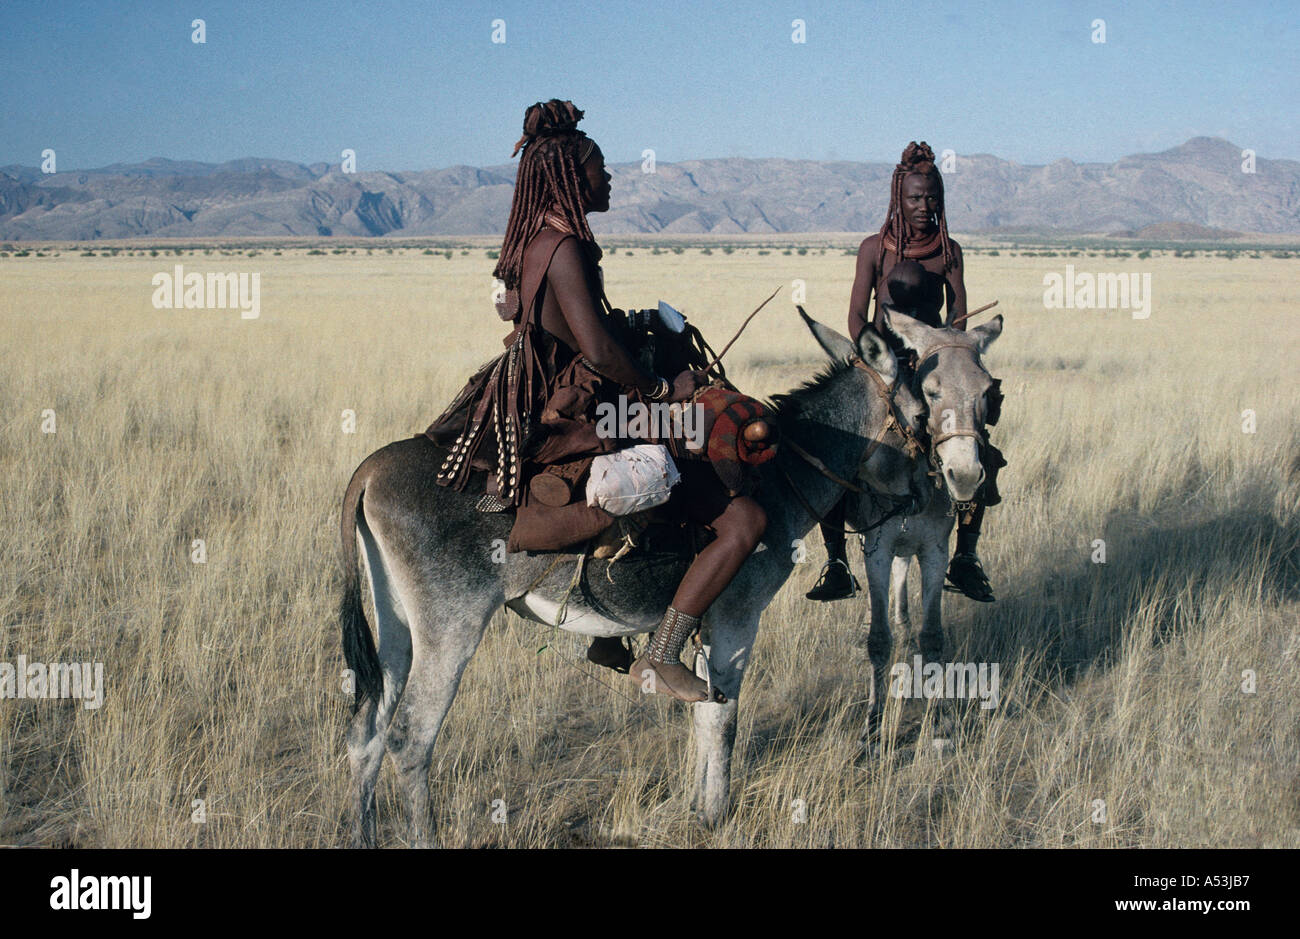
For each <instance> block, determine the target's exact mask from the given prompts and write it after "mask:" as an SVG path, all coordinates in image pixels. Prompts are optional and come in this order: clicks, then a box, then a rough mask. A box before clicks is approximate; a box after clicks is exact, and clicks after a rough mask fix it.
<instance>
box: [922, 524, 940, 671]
mask: <svg viewBox="0 0 1300 939" xmlns="http://www.w3.org/2000/svg"><path fill="white" fill-rule="evenodd" d="M917 561H918V562H919V563H920V565H921V606H922V608H923V609H924V611H925V615H924V619H923V621H922V624H921V634H920V636H919V639H920V647H921V656H922V658H923V659H924V660H925V661H926V662H937V661H939V660H940V659H941V658H942V657H943V578H944V574H945V572H946V571H947V569H948V532H947V531H946V530H945V531H944V537H943V542H942V544H930V545H923V546H922V547H921V550H920V551H919V552H918V554H917Z"/></svg>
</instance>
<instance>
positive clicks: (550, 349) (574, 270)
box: [430, 99, 767, 701]
mask: <svg viewBox="0 0 1300 939" xmlns="http://www.w3.org/2000/svg"><path fill="white" fill-rule="evenodd" d="M582 116H583V112H582V111H580V110H578V109H577V108H575V107H574V106H573V104H572V102H569V101H559V100H556V99H552V100H550V101H547V102H545V103H540V102H539V103H537V104H534V105H532V106H531V107H530V108H528V109H527V111H526V112H525V115H524V133H523V136H522V137H521V138H520V139H519V141H518V143H516V144H515V153H519V152H520V151H522V155H521V156H520V159H519V171H518V174H517V176H516V179H515V190H514V201H513V203H512V204H511V207H510V220H509V223H508V224H507V226H506V234H505V240H504V242H503V243H502V246H501V255H500V259H499V263H498V264H497V267H496V271H495V274H496V276H497V277H498V278H499V279H500V280H501V281H502V282H503V283H504V284H505V291H506V301H505V304H504V312H503V313H502V315H503V317H505V316H509V317H510V318H511V319H513V321H514V322H515V323H516V331H518V330H519V329H520V328H528V327H531V326H533V325H535V327H536V328H535V329H534V330H533V332H532V335H534V336H535V338H536V342H535V343H534V344H533V348H532V349H531V350H526V351H527V353H528V355H529V356H531V357H532V358H531V361H532V362H533V364H534V365H535V366H536V371H535V373H528V372H527V371H526V370H525V375H528V374H534V376H535V379H536V380H535V381H534V382H533V387H531V388H530V387H528V382H527V381H522V382H513V383H507V384H508V385H509V386H508V387H507V386H506V385H502V386H500V387H499V389H498V393H499V394H502V395H505V396H507V397H509V398H510V399H511V402H512V409H508V415H511V414H513V415H515V418H514V420H515V421H519V415H523V418H522V424H523V425H525V426H524V428H523V429H521V428H520V427H519V426H518V425H517V424H515V425H514V426H512V422H511V418H510V417H509V416H507V419H506V426H504V427H499V428H495V436H496V438H499V439H502V440H504V441H505V443H506V446H505V447H504V448H498V449H499V451H506V452H508V454H509V462H507V460H506V458H504V457H501V458H499V459H500V467H499V471H498V480H497V486H496V489H497V492H496V495H498V496H499V497H500V498H501V499H503V500H510V501H514V502H516V503H518V502H519V500H520V490H519V489H518V488H517V486H516V485H515V484H516V483H519V481H520V479H521V477H523V478H526V477H527V475H528V472H529V470H530V469H535V468H536V467H537V466H538V465H547V464H551V463H553V462H555V461H558V460H563V459H570V458H572V457H574V456H579V455H582V454H585V453H591V452H603V451H605V450H608V449H610V448H611V447H613V446H615V445H616V444H615V443H614V442H611V441H608V440H600V439H598V437H597V435H596V433H595V422H594V421H593V420H592V412H593V411H594V405H595V404H596V403H597V402H599V401H612V400H615V399H616V398H617V396H619V395H626V396H628V398H629V399H631V400H639V401H642V402H644V403H650V402H678V401H685V400H686V399H688V398H690V397H691V395H692V394H693V393H694V392H695V391H696V389H697V388H699V387H700V386H701V384H702V383H703V382H704V381H705V376H704V374H703V373H701V372H692V371H685V372H682V373H681V374H679V375H675V376H668V377H665V376H659V375H655V374H652V373H651V372H649V371H647V370H646V369H645V368H644V367H642V365H641V364H640V363H639V362H638V361H637V359H636V358H635V357H634V356H633V355H632V354H631V352H629V350H628V349H627V348H625V347H624V346H623V344H622V343H621V342H620V340H619V338H618V336H617V335H616V333H615V331H614V330H612V329H611V328H610V325H609V320H608V317H609V316H610V314H609V312H607V310H608V306H607V301H605V299H604V290H603V287H602V279H601V272H600V269H599V267H598V262H599V261H600V258H601V250H600V248H599V247H598V246H597V245H596V241H595V238H594V237H593V236H592V233H591V229H590V227H589V226H588V223H587V214H588V213H590V212H606V211H608V210H609V198H610V174H609V173H607V172H606V171H605V158H604V156H603V154H602V153H601V150H600V147H598V146H596V143H595V141H594V140H592V139H591V138H590V137H588V136H587V135H586V134H585V133H583V132H582V131H580V130H578V126H577V125H578V122H579V120H581V118H582ZM511 155H512V156H513V155H514V154H511ZM512 335H514V334H512ZM508 342H509V341H508ZM485 373H486V368H485V370H484V371H481V372H480V373H479V375H476V376H475V377H474V379H471V381H470V384H469V385H467V386H466V389H465V391H463V392H462V393H461V395H460V396H459V397H458V398H457V401H456V402H454V403H453V405H452V406H451V408H449V409H448V412H447V414H448V415H452V414H453V413H455V414H456V415H460V414H462V413H472V411H473V406H474V401H473V400H472V399H473V397H474V394H475V393H477V392H476V389H482V388H483V387H484V385H485V382H487V381H490V380H491V378H490V377H487V378H485ZM465 408H469V410H468V411H466V410H465ZM480 413H481V414H482V413H485V412H480ZM528 414H532V415H534V420H533V421H532V422H531V426H532V428H533V430H535V431H536V430H539V429H540V431H541V433H540V434H535V435H534V436H535V437H540V439H532V438H530V439H527V440H521V439H519V437H520V436H521V435H524V434H526V433H527V429H528V425H529V424H530V422H529V420H528V417H527V415H528ZM444 417H446V415H444ZM441 420H442V419H440V421H441ZM486 423H487V424H489V425H490V424H491V423H492V422H491V421H487V422H486ZM444 424H445V426H447V427H448V428H449V430H451V431H453V432H454V431H455V430H463V429H464V427H465V422H463V421H460V420H459V419H457V420H455V421H449V422H444ZM470 424H471V429H473V422H472V421H471V422H470ZM438 426H439V424H437V423H435V425H434V428H430V431H431V436H435V439H437V436H436V435H435V434H433V433H432V431H433V430H434V429H435V428H437V427H438ZM489 430H492V428H491V427H490V426H489V427H484V428H479V429H478V431H477V433H478V435H479V436H478V437H477V438H475V437H474V436H473V434H470V435H466V434H465V433H462V434H461V435H460V436H459V437H457V438H456V441H455V444H454V445H453V447H452V451H451V454H450V456H449V457H448V462H447V464H445V465H444V473H445V474H446V475H444V476H441V477H440V478H439V482H441V483H443V484H444V485H447V484H453V485H455V484H458V483H459V484H461V485H463V484H464V482H465V480H466V478H467V476H468V471H469V468H470V464H471V461H472V460H473V458H474V456H475V451H476V448H477V445H478V444H479V443H480V442H486V443H488V444H489V449H490V446H491V445H492V444H494V443H495V440H493V439H492V434H490V433H488V432H487V431H489ZM447 436H448V437H450V436H451V434H450V433H449V434H447ZM516 459H517V460H518V463H515V460H516ZM679 470H680V472H681V474H682V481H681V483H679V486H681V487H683V495H684V496H685V497H686V499H685V502H686V510H687V514H688V515H689V516H690V517H691V519H692V520H693V521H695V522H697V523H699V524H702V525H705V526H707V527H708V528H709V529H710V530H711V531H712V533H713V534H714V535H715V537H714V539H713V540H712V541H711V542H709V544H708V545H707V546H705V547H704V548H703V550H701V551H700V552H699V554H698V555H696V557H695V560H694V561H693V563H692V564H691V565H690V567H689V568H688V569H687V571H686V574H685V576H684V577H683V579H682V581H681V583H680V585H679V586H678V587H677V591H676V593H675V594H674V596H673V599H672V603H671V605H670V606H669V607H668V610H667V612H666V613H665V614H664V617H663V620H662V621H661V622H660V624H659V626H658V627H657V628H656V630H655V632H654V636H653V638H652V639H651V641H650V643H649V645H648V646H647V648H646V651H645V652H644V653H643V654H642V656H641V657H640V658H639V659H637V661H636V662H634V663H632V665H631V666H630V673H631V677H632V679H633V680H634V681H635V682H636V684H637V685H638V686H640V687H641V688H642V690H646V691H655V692H659V693H665V692H666V693H668V694H671V695H673V696H674V697H677V698H680V699H681V700H683V701H703V700H705V699H706V697H707V687H708V686H707V685H706V683H705V682H704V681H702V680H701V679H700V678H698V677H697V676H696V675H695V674H694V672H692V671H691V670H690V669H689V668H687V667H686V666H684V665H683V664H682V663H681V660H680V656H681V652H682V649H683V647H684V646H685V643H686V640H687V639H688V638H689V637H690V636H691V635H693V634H694V632H695V631H696V630H697V629H698V628H699V625H700V622H701V619H702V618H703V616H704V613H705V611H706V610H708V608H709V606H710V604H712V603H713V601H714V600H715V599H716V598H717V596H718V595H719V594H720V593H721V592H722V591H723V589H724V588H725V587H726V586H727V584H728V583H730V582H731V579H732V578H733V577H734V576H735V574H736V572H737V571H738V570H739V569H740V566H741V565H742V564H743V563H744V561H745V559H746V558H747V557H748V556H749V555H750V553H751V552H752V551H753V550H754V548H755V547H756V546H757V544H758V542H759V539H760V538H762V535H763V531H764V529H765V527H766V525H767V516H766V514H765V513H764V511H763V509H762V507H761V506H760V505H759V504H758V503H757V502H756V501H754V499H752V498H750V497H749V496H746V495H735V496H732V495H730V494H729V490H728V489H727V487H726V486H724V485H723V483H722V482H721V480H720V479H719V478H718V476H717V474H716V472H715V471H714V470H713V468H712V466H711V465H710V464H708V463H703V462H689V463H687V462H683V464H682V465H680V466H679ZM620 655H622V656H627V653H626V650H624V648H623V646H622V644H621V642H620V641H619V640H617V639H609V640H601V639H597V640H595V641H594V642H593V644H592V648H591V649H590V650H588V658H590V659H592V661H596V662H599V663H600V664H605V665H609V666H610V667H614V668H619V664H620V663H619V657H620ZM622 665H623V667H627V666H626V661H625V660H624V661H623V662H622ZM619 670H620V671H621V670H622V668H619ZM648 673H652V675H653V680H647V679H649V678H651V675H650V674H648Z"/></svg>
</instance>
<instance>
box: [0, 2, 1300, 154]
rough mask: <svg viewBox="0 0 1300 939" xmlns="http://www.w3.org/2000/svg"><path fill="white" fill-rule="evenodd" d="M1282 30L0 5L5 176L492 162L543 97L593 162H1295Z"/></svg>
mask: <svg viewBox="0 0 1300 939" xmlns="http://www.w3.org/2000/svg"><path fill="white" fill-rule="evenodd" d="M195 17H202V18H203V19H204V20H205V21H206V28H207V42H206V44H204V45H196V44H194V43H192V42H191V41H190V32H191V30H190V21H191V20H192V19H194V18H195ZM497 19H501V20H504V21H505V23H506V27H505V38H506V41H505V42H504V43H493V42H492V41H491V40H492V31H493V26H492V22H493V20H497ZM796 19H801V20H803V21H804V23H805V24H806V25H805V33H806V42H804V43H795V42H792V41H791V35H792V32H793V27H792V25H791V24H792V22H793V21H794V20H796ZM1095 19H1103V20H1105V24H1106V42H1105V43H1104V44H1098V43H1094V42H1093V41H1092V39H1091V35H1092V31H1093V30H1092V26H1091V24H1092V22H1093V20H1095ZM1298 24H1300V4H1298V3H1296V2H1294V0H1285V2H1245V3H1241V4H1225V3H1221V2H1149V3H1138V4H1133V3H1117V2H1108V0H1099V2H1055V3H1053V2H1044V3H991V4H987V5H980V4H976V3H971V2H964V3H959V2H946V3H945V2H916V3H873V2H861V0H859V2H856V3H833V2H814V0H783V2H769V0H745V2H726V3H716V4H700V3H678V2H670V0H639V2H622V0H601V2H596V0H586V2H582V3H545V2H532V3H528V2H506V0H493V2H486V3H482V2H473V0H466V2H435V3H414V2H387V3H384V2H345V3H344V2H319V3H310V2H308V3H290V2H283V0H265V2H261V3H243V2H217V0H195V2H191V3H186V4H177V3H175V2H163V3H72V2H68V3H60V2H53V3H51V2H41V3H22V2H5V3H4V4H3V7H0V165H5V164H10V163H22V164H26V165H36V164H38V163H39V162H40V153H41V151H42V150H43V149H45V148H46V147H53V148H54V149H55V150H56V152H57V153H58V157H59V169H61V170H63V169H80V168H89V167H95V166H102V165H105V164H109V163H114V162H119V161H123V162H134V161H138V160H143V159H147V158H149V157H153V156H163V157H169V158H172V159H191V160H204V161H210V162H218V161H221V160H227V159H232V158H235V157H244V156H257V157H274V158H279V159H287V160H294V161H298V162H303V163H310V162H316V161H329V162H337V161H338V159H339V152H340V151H341V150H342V149H344V148H351V149H354V150H356V151H357V156H358V167H357V168H358V169H360V170H375V169H381V170H410V169H428V168H434V167H443V166H451V165H455V164H462V163H464V164H471V165H478V166H482V165H494V164H500V163H505V162H507V161H508V159H509V156H510V150H511V147H512V145H513V144H514V141H515V139H516V138H517V137H518V136H519V130H520V124H521V122H522V117H523V110H524V108H525V107H526V106H527V105H528V104H530V103H532V102H534V101H537V100H539V99H545V98H550V97H562V98H565V97H567V98H571V99H572V100H573V101H574V102H575V103H576V104H577V105H578V106H579V107H581V108H583V109H584V110H586V112H587V119H586V120H585V121H584V124H583V126H584V128H585V129H586V130H587V131H588V133H590V134H591V135H592V136H593V137H595V138H596V139H597V140H598V141H599V142H600V143H601V146H602V148H603V149H604V151H605V153H606V155H607V157H608V158H609V159H610V160H611V161H614V162H622V161H631V160H639V159H640V154H641V152H642V150H643V149H645V148H647V147H648V148H652V149H654V150H655V152H656V156H657V159H658V160H660V161H668V162H671V161H677V160H684V159H694V158H705V157H725V156H748V157H789V158H809V159H846V160H872V161H889V162H893V161H894V160H896V159H897V158H898V153H899V151H900V150H901V149H902V146H903V145H904V144H906V143H907V141H908V140H911V139H924V140H928V141H929V142H930V143H931V145H933V146H934V148H935V150H936V151H939V150H942V149H944V148H948V147H951V148H952V149H953V150H955V151H956V152H957V153H981V152H982V153H994V154H997V155H998V156H1002V157H1006V158H1008V159H1013V160H1017V161H1020V162H1022V163H1043V162H1048V161H1051V160H1053V159H1056V158H1058V157H1062V156H1068V157H1071V158H1073V159H1075V160H1078V161H1090V160H1107V161H1108V160H1113V159H1115V158H1117V157H1120V156H1123V155H1125V154H1128V153H1135V152H1146V151H1153V150H1162V149H1166V148H1168V147H1171V146H1176V145H1177V144H1179V143H1182V142H1183V141H1184V140H1186V139H1187V138H1189V137H1193V136H1197V135H1209V136H1221V137H1226V138H1227V139H1229V140H1231V141H1233V142H1234V143H1236V144H1239V145H1240V146H1242V147H1250V148H1253V149H1255V150H1256V151H1257V152H1258V153H1259V155H1260V156H1261V157H1285V158H1290V159H1296V158H1300V120H1298V119H1297V113H1300V108H1297V107H1296V105H1295V103H1294V100H1293V99H1294V95H1295V91H1296V88H1297V87H1300V81H1298V79H1300V67H1297V65H1296V60H1297V58H1298V57H1297V50H1298V49H1300V27H1298Z"/></svg>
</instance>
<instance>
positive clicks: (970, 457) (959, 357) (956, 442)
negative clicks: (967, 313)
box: [884, 306, 1002, 502]
mask: <svg viewBox="0 0 1300 939" xmlns="http://www.w3.org/2000/svg"><path fill="white" fill-rule="evenodd" d="M884 314H885V324H886V325H887V326H888V327H889V329H890V330H891V331H892V332H893V333H894V335H896V336H898V338H899V339H900V340H902V342H903V345H904V346H906V347H907V348H908V349H911V350H912V351H913V352H915V353H916V354H917V357H918V359H917V363H916V375H915V377H914V378H913V379H912V390H913V392H914V393H915V394H916V395H917V397H918V398H919V399H920V401H921V403H922V406H923V407H924V408H925V410H926V419H925V426H926V430H927V431H928V432H929V435H930V441H931V443H930V454H931V460H932V461H933V462H934V465H935V468H936V469H937V470H939V471H940V473H941V474H942V476H943V482H944V485H945V486H946V487H947V488H948V495H950V496H951V497H952V498H953V500H954V501H956V502H969V501H970V500H971V499H973V498H974V496H975V492H976V490H977V489H979V487H980V485H981V484H982V483H983V482H984V478H985V473H984V465H983V463H982V462H981V459H980V457H981V449H982V443H983V441H984V439H985V437H984V435H985V430H984V422H985V421H986V419H987V418H988V413H989V392H990V390H992V389H993V377H992V376H991V375H989V373H988V372H987V371H985V369H984V365H983V363H982V362H981V361H980V356H981V355H982V354H983V353H984V351H985V350H986V349H988V347H989V346H991V345H992V344H993V341H994V340H995V339H997V338H998V336H1000V335H1001V334H1002V317H1001V315H998V316H995V317H993V319H992V320H990V321H989V322H987V323H985V324H984V325H982V326H976V327H975V328H974V329H970V330H967V331H965V332H963V331H961V330H959V329H935V328H933V327H931V326H926V325H925V324H924V323H922V322H920V321H919V320H915V319H913V318H912V317H910V316H906V315H904V314H902V313H899V312H898V311H897V310H894V309H891V308H890V307H888V306H886V307H885V308H884Z"/></svg>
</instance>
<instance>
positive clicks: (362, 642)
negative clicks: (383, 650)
mask: <svg viewBox="0 0 1300 939" xmlns="http://www.w3.org/2000/svg"><path fill="white" fill-rule="evenodd" d="M365 488H366V487H365V481H364V477H363V476H362V474H360V473H358V474H357V475H356V476H354V477H353V478H352V482H351V483H349V485H348V491H347V493H346V494H345V495H344V496H343V518H342V520H341V524H340V533H341V535H342V540H343V599H342V600H340V601H339V626H340V628H341V629H342V630H343V658H344V660H345V661H346V662H347V663H348V668H349V669H351V671H352V680H353V687H354V689H355V697H354V698H353V702H352V713H354V714H355V713H356V712H357V710H358V709H360V707H361V706H362V705H363V704H365V703H366V701H367V700H368V699H369V700H372V701H376V702H378V701H379V699H380V696H381V695H382V693H383V688H384V678H383V670H382V668H381V667H380V664H379V653H378V652H377V651H376V650H375V638H374V635H373V634H372V633H371V632H370V624H369V623H368V622H366V610H365V605H364V604H363V603H362V600H361V569H360V567H359V566H358V560H359V559H358V557H357V522H358V521H360V523H361V524H362V525H364V524H365V519H363V518H361V510H362V505H361V503H362V497H363V496H364V494H365Z"/></svg>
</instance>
